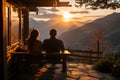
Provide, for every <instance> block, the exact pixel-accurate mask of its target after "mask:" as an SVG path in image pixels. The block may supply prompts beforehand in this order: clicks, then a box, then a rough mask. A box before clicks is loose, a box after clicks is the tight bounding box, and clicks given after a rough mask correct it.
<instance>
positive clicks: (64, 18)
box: [63, 12, 72, 22]
mask: <svg viewBox="0 0 120 80" xmlns="http://www.w3.org/2000/svg"><path fill="white" fill-rule="evenodd" d="M71 18H72V15H71V14H70V13H69V12H63V21H64V22H68V21H70V19H71Z"/></svg>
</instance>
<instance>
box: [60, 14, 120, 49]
mask: <svg viewBox="0 0 120 80" xmlns="http://www.w3.org/2000/svg"><path fill="white" fill-rule="evenodd" d="M95 32H103V33H104V35H103V39H104V40H106V41H109V49H118V48H120V13H112V14H110V15H107V16H105V17H103V18H99V19H97V20H95V21H93V22H90V23H87V24H85V25H83V26H81V27H78V28H75V29H73V30H70V31H67V32H64V33H63V34H61V35H60V36H59V38H60V39H62V40H63V42H64V44H65V47H66V48H72V49H87V48H88V47H91V46H90V44H91V42H90V38H91V37H92V36H94V33H95Z"/></svg>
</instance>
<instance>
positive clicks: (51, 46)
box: [43, 29, 64, 60]
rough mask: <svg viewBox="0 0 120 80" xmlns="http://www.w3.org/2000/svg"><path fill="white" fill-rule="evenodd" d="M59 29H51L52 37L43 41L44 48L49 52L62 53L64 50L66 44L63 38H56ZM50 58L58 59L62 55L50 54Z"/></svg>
mask: <svg viewBox="0 0 120 80" xmlns="http://www.w3.org/2000/svg"><path fill="white" fill-rule="evenodd" d="M56 35H57V31H56V30H55V29H51V30H50V39H45V40H44V41H43V50H44V51H45V52H46V53H47V54H60V52H63V51H64V44H63V42H62V40H60V39H57V38H56ZM47 58H48V59H51V60H57V59H59V58H60V57H59V56H58V57H57V56H53V55H52V56H50V55H49V56H48V57H47Z"/></svg>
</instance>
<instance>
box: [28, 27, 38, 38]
mask: <svg viewBox="0 0 120 80" xmlns="http://www.w3.org/2000/svg"><path fill="white" fill-rule="evenodd" d="M38 35H39V32H38V30H36V29H34V30H32V32H31V34H30V38H32V39H37V37H38Z"/></svg>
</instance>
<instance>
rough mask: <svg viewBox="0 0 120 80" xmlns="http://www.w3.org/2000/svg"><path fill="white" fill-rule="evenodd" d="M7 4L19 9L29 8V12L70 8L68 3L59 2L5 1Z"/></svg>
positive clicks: (34, 0)
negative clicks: (38, 8) (37, 9)
mask: <svg viewBox="0 0 120 80" xmlns="http://www.w3.org/2000/svg"><path fill="white" fill-rule="evenodd" d="M7 2H9V3H11V4H13V5H17V6H20V7H26V8H29V10H30V11H34V10H36V7H54V6H55V7H70V6H71V5H69V2H60V1H59V0H7Z"/></svg>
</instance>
